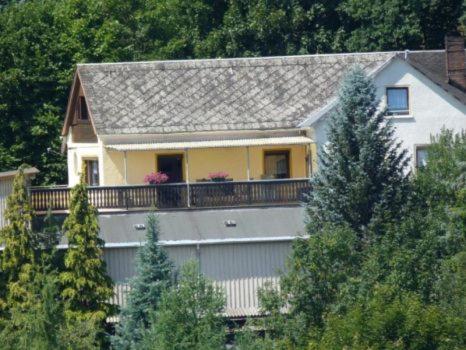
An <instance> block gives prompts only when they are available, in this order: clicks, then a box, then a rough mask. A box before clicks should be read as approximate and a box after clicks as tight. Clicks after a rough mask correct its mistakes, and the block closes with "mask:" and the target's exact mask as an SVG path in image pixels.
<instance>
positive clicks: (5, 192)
mask: <svg viewBox="0 0 466 350" xmlns="http://www.w3.org/2000/svg"><path fill="white" fill-rule="evenodd" d="M12 189H13V178H12V177H11V178H7V179H2V180H0V229H1V228H2V227H4V226H5V225H6V220H5V210H6V202H7V198H8V196H9V195H10V193H11V190H12Z"/></svg>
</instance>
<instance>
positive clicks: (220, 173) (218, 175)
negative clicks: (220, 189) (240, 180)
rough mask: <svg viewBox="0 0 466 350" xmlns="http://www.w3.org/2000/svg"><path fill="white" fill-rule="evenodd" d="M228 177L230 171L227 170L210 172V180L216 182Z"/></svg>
mask: <svg viewBox="0 0 466 350" xmlns="http://www.w3.org/2000/svg"><path fill="white" fill-rule="evenodd" d="M227 177H228V173H227V172H225V171H217V172H215V173H209V179H210V181H214V182H222V181H226V179H227Z"/></svg>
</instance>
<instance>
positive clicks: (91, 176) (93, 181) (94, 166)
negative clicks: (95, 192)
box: [85, 160, 99, 186]
mask: <svg viewBox="0 0 466 350" xmlns="http://www.w3.org/2000/svg"><path fill="white" fill-rule="evenodd" d="M85 162H86V183H87V184H88V185H89V186H99V162H98V161H97V160H86V161H85Z"/></svg>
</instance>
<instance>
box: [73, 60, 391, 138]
mask: <svg viewBox="0 0 466 350" xmlns="http://www.w3.org/2000/svg"><path fill="white" fill-rule="evenodd" d="M393 56H394V53H393V52H378V53H361V54H332V55H308V56H287V57H262V58H238V59H209V60H182V61H153V62H132V63H105V64H83V65H78V68H77V76H78V78H79V81H80V82H81V84H82V87H83V91H84V94H85V96H86V99H87V104H88V107H89V111H90V115H91V118H92V121H93V123H94V127H95V129H96V131H97V133H98V134H100V135H112V134H113V135H116V134H120V135H121V134H157V133H178V132H191V131H222V130H264V129H267V130H268V129H287V128H294V127H296V126H297V125H299V123H300V122H302V121H303V120H304V119H305V118H306V116H307V115H309V114H310V113H312V112H313V111H315V110H317V109H320V108H321V107H322V106H323V105H325V104H326V103H327V102H328V101H329V100H330V99H331V97H332V96H333V95H334V93H335V91H336V88H337V86H338V84H339V82H340V79H341V78H342V77H343V75H344V74H345V72H347V70H348V69H349V68H350V67H351V66H353V65H354V64H359V65H360V66H362V67H363V68H364V69H365V70H366V71H367V72H371V71H373V70H376V69H377V68H378V67H380V66H381V65H383V64H384V63H385V62H386V61H387V60H389V59H390V58H391V57H393Z"/></svg>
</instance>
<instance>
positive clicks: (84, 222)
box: [60, 171, 113, 322]
mask: <svg viewBox="0 0 466 350" xmlns="http://www.w3.org/2000/svg"><path fill="white" fill-rule="evenodd" d="M84 173H85V172H84V171H83V174H84ZM63 233H64V234H65V236H66V238H67V239H68V250H67V251H66V253H65V258H64V260H65V261H64V265H65V266H64V271H63V272H62V273H61V274H60V281H61V284H62V287H63V291H62V297H63V298H64V300H65V302H66V305H65V306H66V311H65V313H66V315H67V317H68V318H69V319H77V320H93V321H96V322H98V321H101V322H103V321H104V320H105V319H106V318H107V316H109V314H110V313H111V309H112V308H111V305H110V304H109V299H110V298H111V296H112V295H113V284H112V281H111V279H110V277H109V276H108V275H107V271H106V266H105V262H104V261H103V259H102V253H103V246H104V241H103V240H102V239H101V238H99V223H98V217H97V211H96V209H95V208H94V207H93V206H92V205H91V204H90V203H89V201H88V195H87V190H86V185H85V183H84V177H83V176H82V177H81V182H80V183H79V184H77V185H76V186H75V187H74V188H73V190H72V191H71V201H70V213H69V215H68V217H67V218H66V219H65V222H64V223H63Z"/></svg>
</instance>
